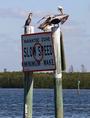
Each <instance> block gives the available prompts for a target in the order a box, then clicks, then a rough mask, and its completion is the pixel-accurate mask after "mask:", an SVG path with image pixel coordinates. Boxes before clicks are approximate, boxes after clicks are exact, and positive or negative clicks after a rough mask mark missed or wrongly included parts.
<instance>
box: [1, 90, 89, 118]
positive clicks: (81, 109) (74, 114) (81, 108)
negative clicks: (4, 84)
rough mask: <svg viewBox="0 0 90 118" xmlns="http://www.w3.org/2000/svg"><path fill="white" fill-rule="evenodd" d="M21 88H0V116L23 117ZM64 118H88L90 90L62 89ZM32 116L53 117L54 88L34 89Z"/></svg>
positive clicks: (7, 117) (37, 117)
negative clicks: (78, 92)
mask: <svg viewBox="0 0 90 118" xmlns="http://www.w3.org/2000/svg"><path fill="white" fill-rule="evenodd" d="M23 94H24V93H23V89H0V118H23ZM63 98H64V99H63V100H64V118H90V90H80V95H78V94H77V90H63ZM33 118H54V90H53V89H35V90H34V99H33Z"/></svg>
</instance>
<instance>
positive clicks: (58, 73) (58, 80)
mask: <svg viewBox="0 0 90 118" xmlns="http://www.w3.org/2000/svg"><path fill="white" fill-rule="evenodd" d="M52 38H53V42H54V52H55V61H56V70H55V71H54V76H55V79H54V98H55V118H63V96H62V69H61V50H60V46H61V45H60V27H59V26H54V27H53V28H52Z"/></svg>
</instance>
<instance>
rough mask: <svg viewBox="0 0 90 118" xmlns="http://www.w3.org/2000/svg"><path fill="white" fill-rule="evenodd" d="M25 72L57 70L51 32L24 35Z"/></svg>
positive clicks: (23, 60) (23, 57)
mask: <svg viewBox="0 0 90 118" xmlns="http://www.w3.org/2000/svg"><path fill="white" fill-rule="evenodd" d="M22 65H23V71H48V70H55V57H54V48H53V41H52V36H51V32H44V33H34V34H25V35H22Z"/></svg>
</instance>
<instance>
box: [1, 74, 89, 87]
mask: <svg viewBox="0 0 90 118" xmlns="http://www.w3.org/2000/svg"><path fill="white" fill-rule="evenodd" d="M33 78H34V88H54V76H53V73H34V74H33ZM78 80H80V88H81V89H90V73H79V72H77V73H76V72H74V73H66V72H64V73H63V78H62V84H63V89H76V88H77V83H78ZM23 86H24V74H23V72H3V73H0V87H1V88H22V87H23Z"/></svg>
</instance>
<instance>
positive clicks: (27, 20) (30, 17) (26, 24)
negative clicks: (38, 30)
mask: <svg viewBox="0 0 90 118" xmlns="http://www.w3.org/2000/svg"><path fill="white" fill-rule="evenodd" d="M31 20H32V13H29V15H28V18H27V19H26V21H25V26H29V25H30V24H31Z"/></svg>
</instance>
